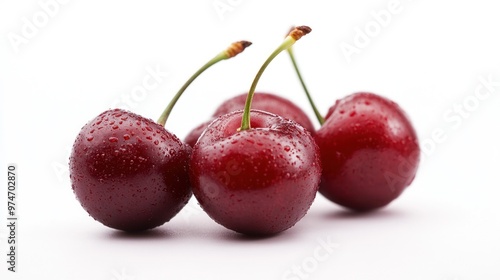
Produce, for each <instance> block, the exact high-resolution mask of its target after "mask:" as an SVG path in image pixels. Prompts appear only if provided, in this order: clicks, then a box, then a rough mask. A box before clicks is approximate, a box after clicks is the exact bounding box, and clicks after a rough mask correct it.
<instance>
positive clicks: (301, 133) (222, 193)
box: [190, 26, 321, 235]
mask: <svg viewBox="0 0 500 280" xmlns="http://www.w3.org/2000/svg"><path fill="white" fill-rule="evenodd" d="M310 30H311V29H310V28H309V27H306V26H301V27H297V28H296V29H294V30H293V31H292V32H291V33H290V35H289V36H288V37H287V38H286V39H285V41H284V42H283V44H282V45H280V47H278V48H277V49H276V50H275V51H274V52H273V53H272V54H271V56H270V57H269V58H268V59H267V60H266V61H265V63H264V64H263V66H262V67H261V68H260V70H259V72H258V73H257V75H256V77H255V79H254V81H253V83H252V86H251V88H250V90H249V92H248V96H247V100H246V103H245V107H244V108H245V109H244V111H236V112H231V113H229V114H226V115H222V116H219V117H218V118H217V119H215V120H214V121H213V122H212V123H211V124H210V125H209V126H208V128H207V129H206V131H205V132H204V133H203V134H202V136H201V137H200V139H199V140H198V142H197V143H196V145H195V146H194V148H193V153H192V156H191V173H190V175H191V176H190V178H191V182H192V187H193V194H194V196H195V197H196V198H197V200H198V202H199V203H200V205H201V207H202V208H203V209H204V210H205V211H206V213H207V214H208V215H209V216H210V217H211V218H212V219H213V220H215V221H216V222H217V223H219V224H221V225H222V226H224V227H226V228H228V229H231V230H234V231H236V232H240V233H243V234H248V235H270V234H276V233H279V232H282V231H284V230H286V229H288V228H290V227H292V226H293V225H295V224H296V223H297V222H298V221H299V220H300V219H301V218H302V217H303V216H304V215H305V214H306V213H307V211H308V209H309V208H310V206H311V204H312V202H313V200H314V198H315V196H316V192H317V190H318V184H319V180H320V175H321V164H320V158H319V150H318V147H317V145H316V144H315V142H314V139H313V137H312V136H311V134H310V133H309V132H308V131H307V130H306V129H305V128H303V127H302V126H301V125H299V124H297V123H296V122H294V121H291V120H288V119H285V118H282V117H280V116H278V115H274V114H271V113H268V112H264V111H259V110H250V106H251V102H252V97H253V95H254V92H255V88H256V85H257V83H258V80H259V78H260V76H261V75H262V73H263V71H264V70H265V68H266V67H267V65H268V64H269V63H270V62H271V61H272V59H273V58H274V57H276V56H277V55H278V54H279V53H280V52H281V51H282V50H284V49H286V48H287V47H289V46H291V45H292V44H293V43H295V41H296V40H298V39H299V38H300V37H302V36H303V35H305V34H307V33H309V32H310Z"/></svg>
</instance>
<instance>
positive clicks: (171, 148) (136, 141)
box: [70, 26, 420, 235]
mask: <svg viewBox="0 0 500 280" xmlns="http://www.w3.org/2000/svg"><path fill="white" fill-rule="evenodd" d="M310 31H311V29H310V28H309V27H307V26H299V27H295V28H293V29H292V30H291V31H290V33H289V34H288V36H287V37H286V39H285V40H284V42H283V43H282V44H281V45H280V46H279V47H278V48H277V49H276V50H275V51H274V52H273V53H272V54H271V56H270V57H269V58H268V59H267V60H266V61H265V63H264V64H263V66H262V67H261V68H260V70H259V72H258V73H257V75H256V77H255V80H254V81H253V83H252V85H251V87H250V90H249V92H248V93H247V94H243V95H239V96H236V97H234V98H232V99H229V100H227V101H226V102H224V103H223V104H222V105H221V106H220V107H219V108H218V109H217V110H216V112H215V114H214V115H213V118H212V119H210V120H209V121H207V122H205V123H203V124H201V125H200V126H198V127H197V128H195V129H194V130H193V131H192V132H191V133H190V134H189V135H188V136H187V137H186V140H185V142H183V141H181V140H179V138H177V137H176V136H175V135H174V134H172V133H171V132H169V131H168V130H166V129H165V123H166V120H167V118H168V116H169V114H170V112H171V110H172V108H173V107H174V105H175V103H176V102H177V100H178V99H179V97H180V96H181V94H182V92H183V91H184V90H185V89H186V88H187V87H188V86H189V84H190V83H191V82H192V81H193V80H194V79H195V78H196V77H197V76H198V75H200V74H201V73H202V72H203V71H204V70H206V69H207V68H209V67H210V66H212V65H213V64H215V63H217V62H219V61H221V60H224V59H228V58H230V57H234V56H235V55H237V54H239V53H240V52H242V51H243V50H244V49H245V48H246V47H248V46H249V45H251V43H250V42H247V41H240V42H236V43H233V44H232V45H231V46H230V47H229V48H228V49H226V50H224V51H223V52H221V53H220V54H218V55H217V56H215V57H214V58H213V59H212V60H210V61H209V62H208V63H206V64H205V65H204V66H203V67H202V68H200V70H198V71H197V72H196V73H195V74H194V75H193V76H192V77H191V78H190V79H189V80H188V81H187V82H186V84H184V86H183V87H182V88H181V90H179V92H178V93H177V94H176V95H175V96H174V98H173V99H172V101H171V103H170V104H169V105H168V106H167V108H166V109H165V111H164V112H163V114H162V115H161V117H160V118H159V120H158V122H154V121H152V120H150V119H147V118H144V117H142V116H139V115H137V114H134V113H132V112H129V111H125V110H121V109H113V110H108V111H105V112H103V113H101V114H100V115H99V116H97V117H96V118H95V119H93V120H91V121H90V122H89V123H87V124H86V125H85V126H84V127H83V128H82V129H81V131H80V133H79V134H78V136H77V138H76V140H75V143H74V145H73V149H72V153H71V156H70V176H71V182H72V188H73V191H74V193H75V195H76V198H77V199H78V200H79V201H80V203H81V205H82V206H83V208H84V209H85V210H86V211H87V212H88V213H89V214H90V216H92V217H93V218H94V219H96V220H97V221H99V222H101V223H102V224H104V225H106V226H108V227H111V228H115V229H119V230H123V231H142V230H147V229H152V228H155V227H157V226H160V225H162V224H164V223H165V222H167V221H169V220H170V219H171V218H173V217H174V216H175V215H176V214H177V213H179V211H180V210H181V209H182V208H183V207H184V206H185V205H186V204H187V202H188V201H189V199H190V198H191V196H192V194H194V196H195V197H196V199H197V200H198V202H199V204H200V206H201V207H202V208H203V210H205V212H206V213H207V214H208V215H209V216H210V217H211V218H212V219H213V220H215V221H216V222H217V223H219V224H221V225H223V226H225V227H226V228H228V229H231V230H234V231H237V232H240V233H243V234H249V235H270V234H276V233H279V232H282V231H284V230H286V229H288V228H290V227H292V226H293V225H295V224H296V223H297V222H298V221H299V220H300V219H301V218H302V217H304V215H305V214H306V213H307V211H308V210H309V208H310V206H311V204H312V203H313V201H314V198H315V196H316V193H317V192H318V191H319V192H320V193H321V194H322V195H324V196H325V197H326V198H328V199H329V200H331V201H332V202H335V203H337V204H339V205H341V206H344V207H346V208H349V209H352V210H355V211H369V210H373V209H377V208H380V207H383V206H385V205H387V204H388V203H390V202H391V201H392V200H394V199H395V198H397V197H398V196H399V195H400V194H401V192H402V191H403V190H404V189H405V188H406V187H407V186H408V185H410V183H411V182H412V181H413V178H414V177H415V174H416V171H417V168H418V163H419V155H420V148H419V145H418V142H417V136H416V133H415V130H414V129H413V127H412V125H411V123H410V121H409V119H408V117H407V116H406V114H405V113H404V111H403V110H402V109H401V108H400V107H399V106H398V105H397V104H396V103H394V102H392V101H390V100H388V99H387V98H384V97H381V96H379V95H376V94H373V93H364V92H363V93H355V94H351V95H349V96H346V97H344V98H342V99H340V100H337V101H336V103H335V104H334V105H333V106H332V107H331V108H330V110H329V111H328V114H327V115H326V117H324V118H323V117H322V116H321V114H320V113H319V112H318V110H317V109H316V107H315V106H314V103H313V102H312V99H311V96H310V95H309V92H308V91H307V88H306V87H305V84H304V82H303V79H302V77H301V75H300V72H299V70H298V67H297V64H296V62H295V58H294V55H293V51H292V45H293V44H294V43H295V42H296V41H297V40H298V39H300V38H301V37H302V36H304V35H305V34H307V33H309V32H310ZM283 50H287V51H288V53H289V55H290V58H291V59H292V62H293V65H294V67H295V69H296V70H297V74H298V77H299V79H300V81H301V82H302V85H303V88H304V90H305V92H306V94H307V97H308V99H309V101H310V102H311V105H312V107H313V110H314V112H315V114H316V116H317V118H318V120H319V122H320V123H321V128H320V129H318V130H315V129H314V126H313V124H312V123H311V121H310V120H309V118H308V116H307V115H306V114H305V113H304V112H303V111H302V110H301V109H300V108H299V107H298V106H296V105H295V104H293V103H292V102H291V101H289V100H287V99H285V98H282V97H279V96H277V95H273V94H268V93H255V89H256V86H257V83H258V81H259V79H260V77H261V75H262V73H263V72H264V70H265V68H266V67H267V65H268V64H269V63H270V62H271V61H272V60H273V59H274V57H276V56H277V55H278V54H279V53H280V52H281V51H283ZM250 108H252V109H250Z"/></svg>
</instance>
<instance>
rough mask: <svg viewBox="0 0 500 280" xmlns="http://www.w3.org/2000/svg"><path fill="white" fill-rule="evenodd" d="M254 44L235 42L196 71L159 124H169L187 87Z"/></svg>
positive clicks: (167, 108)
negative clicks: (217, 65) (173, 111)
mask: <svg viewBox="0 0 500 280" xmlns="http://www.w3.org/2000/svg"><path fill="white" fill-rule="evenodd" d="M251 44H252V43H251V42H248V41H238V42H234V43H232V44H231V45H230V46H229V47H228V48H227V49H225V50H224V51H222V52H220V53H219V54H217V55H216V56H215V57H214V58H212V59H211V60H209V61H208V62H207V63H205V65H203V66H202V67H201V68H200V69H198V71H196V73H194V74H193V75H192V76H191V77H190V78H189V80H187V81H186V82H185V83H184V85H183V86H182V87H181V88H180V89H179V91H178V92H177V93H176V94H175V95H174V97H173V98H172V100H171V101H170V103H169V104H168V105H167V107H166V108H165V110H164V111H163V113H162V114H161V116H160V118H158V121H157V123H158V124H160V125H162V126H165V124H166V122H167V119H168V116H169V115H170V113H171V112H172V109H173V108H174V106H175V104H176V103H177V100H179V98H180V97H181V95H182V93H184V91H185V90H186V89H187V87H188V86H189V85H190V84H191V83H192V82H193V81H194V80H195V79H196V78H197V77H198V76H199V75H200V74H201V73H203V72H204V71H205V70H207V69H208V68H210V67H211V66H212V65H214V64H216V63H217V62H219V61H221V60H225V59H229V58H231V57H234V56H236V55H238V54H240V53H241V52H243V50H245V48H247V47H249V46H250V45H251Z"/></svg>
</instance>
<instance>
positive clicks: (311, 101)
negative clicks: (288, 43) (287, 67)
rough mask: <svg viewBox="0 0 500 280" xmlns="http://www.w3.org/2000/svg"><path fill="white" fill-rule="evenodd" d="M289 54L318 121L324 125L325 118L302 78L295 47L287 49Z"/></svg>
mask: <svg viewBox="0 0 500 280" xmlns="http://www.w3.org/2000/svg"><path fill="white" fill-rule="evenodd" d="M287 51H288V55H289V56H290V59H291V60H292V64H293V68H295V72H296V73H297V76H298V77H299V80H300V84H301V85H302V88H303V89H304V92H305V93H306V96H307V99H308V100H309V104H311V107H312V109H313V111H314V114H315V115H316V118H317V119H318V122H319V124H320V125H323V124H324V123H325V118H323V116H321V114H320V112H319V111H318V108H317V107H316V104H314V101H313V100H312V97H311V94H309V90H307V86H306V83H305V82H304V79H303V78H302V75H301V74H300V70H299V66H298V65H297V61H296V60H295V55H294V53H293V47H289V48H288V49H287Z"/></svg>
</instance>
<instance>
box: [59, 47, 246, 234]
mask: <svg viewBox="0 0 500 280" xmlns="http://www.w3.org/2000/svg"><path fill="white" fill-rule="evenodd" d="M249 45H250V42H246V41H240V42H236V43H233V44H232V45H231V46H230V47H229V48H228V49H226V50H225V51H223V52H221V53H219V54H218V55H217V56H215V57H214V58H213V59H211V60H210V61H209V62H207V63H206V64H205V65H204V66H202V68H200V70H198V71H197V72H196V73H195V74H194V75H193V76H192V77H191V78H190V79H189V80H188V81H187V82H186V83H185V84H184V86H183V87H182V88H181V89H180V90H179V92H177V94H176V95H175V96H174V98H173V99H172V101H171V102H170V104H169V105H168V106H167V108H166V109H165V111H164V112H163V114H162V115H161V116H160V119H159V120H158V123H155V122H153V121H152V120H150V119H146V118H144V117H141V116H139V115H136V114H134V113H131V112H128V111H124V110H120V109H114V110H108V111H105V112H104V113H102V114H100V115H99V116H97V117H96V118H95V119H93V120H91V121H90V122H89V123H87V124H86V125H85V126H84V127H83V128H82V129H81V131H80V133H79V134H78V136H77V137H76V140H75V143H74V145H73V150H72V152H71V156H70V163H69V165H70V177H71V183H72V188H73V191H74V193H75V195H76V198H77V199H78V200H79V201H80V203H81V205H82V207H83V208H84V209H85V210H86V211H87V212H88V213H89V214H90V216H92V217H93V218H94V219H95V220H97V221H99V222H101V223H102V224H104V225H106V226H108V227H111V228H115V229H119V230H124V231H141V230H147V229H151V228H154V227H157V226H160V225H162V224H163V223H165V222H167V221H169V220H170V219H171V218H172V217H174V216H175V215H176V214H177V213H178V212H179V211H180V210H181V209H182V207H183V206H184V205H185V204H186V203H187V202H188V200H189V198H190V197H191V194H192V192H191V185H190V182H189V174H188V173H189V168H188V167H189V165H188V164H189V158H190V152H191V147H190V146H188V145H187V144H184V143H182V142H181V141H180V140H179V139H178V138H177V137H176V136H175V135H173V134H172V133H170V132H168V131H167V130H165V128H164V125H165V122H166V121H167V117H168V116H169V114H170V112H171V110H172V108H173V107H174V105H175V103H176V101H177V100H178V99H179V97H180V96H181V95H182V93H183V92H184V90H185V89H186V88H187V87H188V85H189V84H190V83H191V82H192V81H193V80H194V79H195V78H196V77H197V76H198V75H199V74H201V73H202V72H203V71H204V70H206V69H207V68H209V67H210V66H212V65H213V64H215V63H217V62H219V61H221V60H224V59H228V58H230V57H233V56H235V55H237V54H238V53H240V52H241V51H243V50H244V49H245V47H247V46H249Z"/></svg>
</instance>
